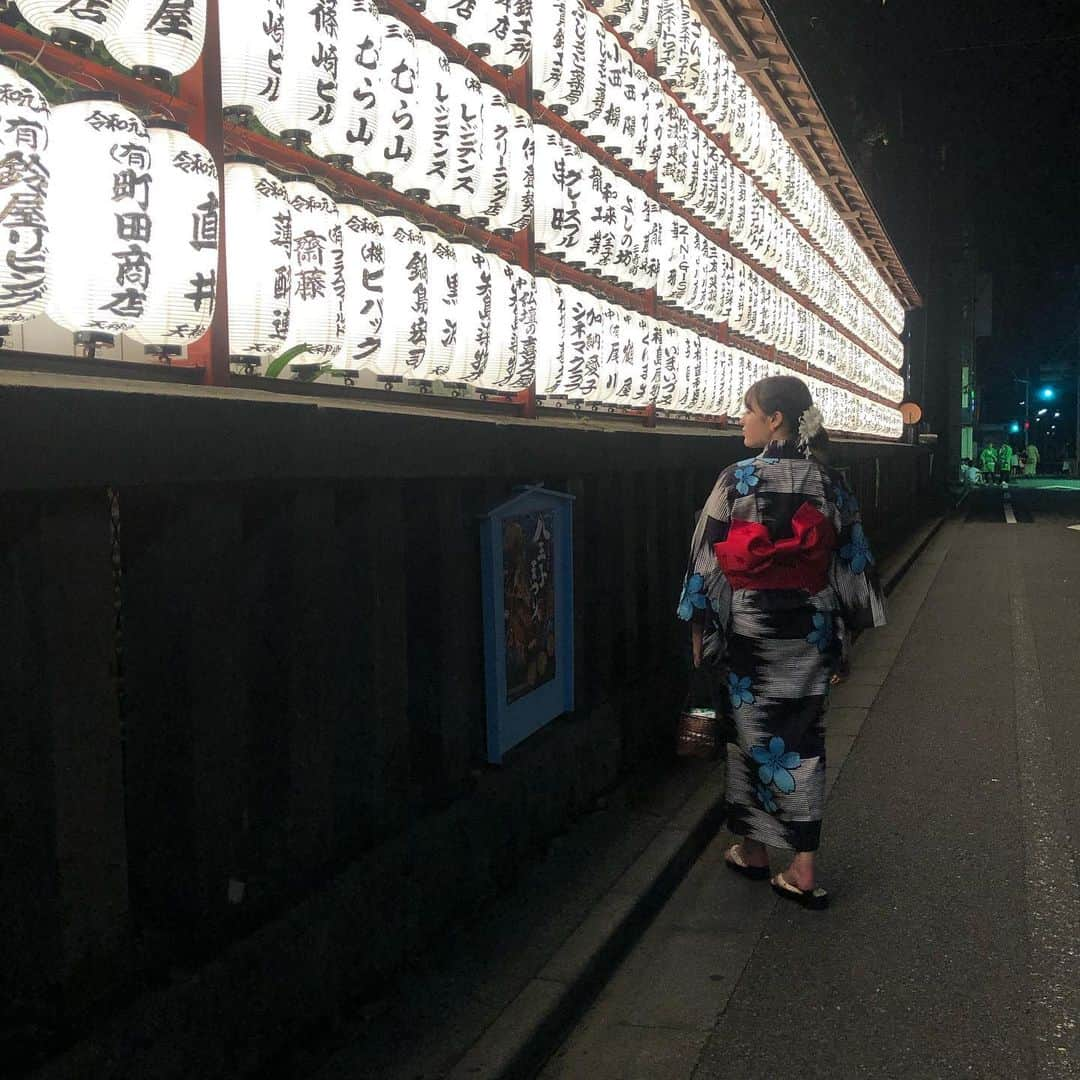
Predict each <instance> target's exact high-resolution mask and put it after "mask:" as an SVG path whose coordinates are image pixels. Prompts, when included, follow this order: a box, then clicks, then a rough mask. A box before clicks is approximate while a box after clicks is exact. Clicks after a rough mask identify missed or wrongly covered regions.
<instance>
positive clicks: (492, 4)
mask: <svg viewBox="0 0 1080 1080" xmlns="http://www.w3.org/2000/svg"><path fill="white" fill-rule="evenodd" d="M447 7H448V8H449V11H445V10H444V9H446V8H447ZM432 14H438V15H439V17H440V21H441V22H442V23H443V24H444V25H445V26H447V27H451V26H452V27H453V29H452V31H451V32H452V33H453V35H454V37H455V38H457V40H458V41H460V42H461V43H462V44H464V45H465V46H467V47H468V48H469V49H471V50H472V51H473V52H474V53H476V55H477V56H482V57H484V58H485V59H486V60H487V62H488V63H489V64H490V65H491V66H492V67H493V68H495V69H496V70H498V71H501V72H503V73H506V74H509V73H510V72H511V71H514V70H516V69H517V68H519V67H521V66H522V65H523V64H524V63H525V62H526V61H527V60H528V59H529V48H530V44H531V37H532V0H458V2H456V3H452V4H449V5H446V4H437V5H436V9H435V11H434V12H433V13H432ZM429 17H430V15H429Z"/></svg>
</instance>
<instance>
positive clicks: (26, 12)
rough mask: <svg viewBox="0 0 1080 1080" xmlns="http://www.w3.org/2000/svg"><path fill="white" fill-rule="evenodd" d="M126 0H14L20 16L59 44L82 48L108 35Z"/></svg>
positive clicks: (118, 21) (116, 22)
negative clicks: (16, 0)
mask: <svg viewBox="0 0 1080 1080" xmlns="http://www.w3.org/2000/svg"><path fill="white" fill-rule="evenodd" d="M127 3H128V0H66V2H64V0H18V8H19V11H21V12H22V16H23V18H24V19H25V20H26V21H27V22H28V23H29V24H30V25H31V26H32V27H33V28H34V29H35V30H37V31H38V32H39V33H42V34H44V35H45V36H46V37H51V38H52V39H53V40H54V41H57V42H59V43H60V44H61V45H68V46H72V47H77V48H85V47H86V46H88V45H89V44H90V43H91V42H93V41H104V40H105V39H106V38H107V37H109V36H111V35H112V34H113V33H114V32H115V30H116V27H117V26H118V25H119V23H120V19H121V18H122V17H123V14H124V8H125V7H126V5H127Z"/></svg>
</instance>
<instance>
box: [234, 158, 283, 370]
mask: <svg viewBox="0 0 1080 1080" xmlns="http://www.w3.org/2000/svg"><path fill="white" fill-rule="evenodd" d="M225 216H226V220H227V221H228V223H229V235H230V237H231V242H230V243H229V244H227V245H226V256H227V263H226V267H227V279H228V286H229V355H230V356H234V357H252V356H259V355H265V354H274V353H279V352H281V351H282V349H283V348H284V345H285V341H286V338H287V337H288V333H289V300H290V297H291V295H292V209H291V207H290V206H289V200H288V196H287V193H286V191H285V185H284V184H283V183H281V181H280V180H278V179H277V178H276V177H274V176H273V175H272V174H271V173H270V172H269V171H268V170H267V169H266V168H265V167H264V166H263V165H262V164H260V163H259V162H256V161H254V160H251V159H245V160H234V161H229V162H227V163H226V165H225Z"/></svg>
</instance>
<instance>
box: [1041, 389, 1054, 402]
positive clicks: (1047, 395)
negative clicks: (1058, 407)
mask: <svg viewBox="0 0 1080 1080" xmlns="http://www.w3.org/2000/svg"><path fill="white" fill-rule="evenodd" d="M1056 396H1057V391H1056V390H1055V389H1054V388H1053V387H1052V386H1044V387H1043V388H1042V389H1041V390H1040V391H1039V397H1041V398H1042V399H1043V401H1053V400H1054V398H1055V397H1056Z"/></svg>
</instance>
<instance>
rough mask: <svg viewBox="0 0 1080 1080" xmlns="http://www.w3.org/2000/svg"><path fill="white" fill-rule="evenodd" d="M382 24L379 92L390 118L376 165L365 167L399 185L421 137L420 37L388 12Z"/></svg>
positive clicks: (378, 147) (376, 146)
mask: <svg viewBox="0 0 1080 1080" xmlns="http://www.w3.org/2000/svg"><path fill="white" fill-rule="evenodd" d="M381 25H382V40H381V42H380V46H379V71H380V80H379V91H378V93H379V98H380V101H381V103H382V106H383V108H384V109H385V112H386V116H387V120H386V122H385V124H384V123H383V122H382V121H381V120H380V123H379V137H378V139H377V141H376V143H375V144H374V149H375V155H374V159H375V160H374V162H373V165H374V167H373V168H369V169H366V170H365V171H366V173H367V175H368V176H370V177H371V179H372V180H375V181H376V182H378V183H380V184H388V185H389V184H393V185H394V186H395V187H399V186H400V185H398V184H397V183H396V182H395V179H394V178H395V177H396V176H397V175H398V173H400V172H401V171H402V170H403V169H405V168H406V167H407V166H408V164H409V162H410V161H411V160H412V156H413V153H414V152H415V150H416V143H417V140H418V139H419V137H420V131H419V125H418V123H417V120H416V37H415V35H414V34H413V32H412V30H410V29H409V27H407V26H406V25H405V24H404V23H403V22H400V21H399V20H398V19H392V18H390V17H389V16H384V17H383V18H382V19H381ZM424 134H425V137H426V135H427V133H426V132H425V133H424ZM354 167H355V166H354Z"/></svg>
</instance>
